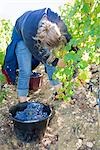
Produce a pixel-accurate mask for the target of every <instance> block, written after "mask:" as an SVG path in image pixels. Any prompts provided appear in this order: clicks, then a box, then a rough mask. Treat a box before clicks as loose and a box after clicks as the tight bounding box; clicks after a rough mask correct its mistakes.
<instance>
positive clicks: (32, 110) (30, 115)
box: [15, 102, 48, 121]
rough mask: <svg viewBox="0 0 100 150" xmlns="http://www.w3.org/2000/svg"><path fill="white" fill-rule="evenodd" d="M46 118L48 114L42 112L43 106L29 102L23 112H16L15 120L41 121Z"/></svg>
mask: <svg viewBox="0 0 100 150" xmlns="http://www.w3.org/2000/svg"><path fill="white" fill-rule="evenodd" d="M47 117H48V113H47V112H46V111H44V105H43V104H40V103H36V102H34V103H32V102H30V103H29V104H28V105H27V108H26V109H24V110H23V111H17V112H16V115H15V119H18V120H21V121H31V120H38V121H40V120H43V119H45V118H47Z"/></svg>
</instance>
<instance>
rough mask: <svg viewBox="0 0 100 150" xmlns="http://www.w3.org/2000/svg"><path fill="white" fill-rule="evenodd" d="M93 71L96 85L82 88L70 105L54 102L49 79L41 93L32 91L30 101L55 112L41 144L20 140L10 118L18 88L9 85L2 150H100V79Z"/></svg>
mask: <svg viewBox="0 0 100 150" xmlns="http://www.w3.org/2000/svg"><path fill="white" fill-rule="evenodd" d="M92 69H93V70H92V71H93V75H92V79H91V83H92V85H86V86H85V87H81V88H79V89H78V90H77V91H76V93H75V95H74V97H73V99H72V100H71V101H70V102H64V101H60V100H54V99H53V98H52V93H53V88H52V87H51V86H50V85H49V82H48V80H47V77H46V76H45V75H44V80H43V85H42V87H41V89H39V90H38V91H37V92H33V91H30V93H29V99H30V101H40V102H43V103H48V104H49V105H52V106H53V108H54V110H55V114H54V117H53V118H52V120H51V121H50V124H49V126H48V127H47V130H46V133H45V136H44V138H43V140H42V141H41V142H40V143H35V142H32V143H24V142H22V141H20V140H18V139H17V138H16V136H15V133H14V130H13V122H12V121H11V120H10V118H9V108H10V107H11V106H12V105H14V104H16V103H17V96H16V88H15V87H14V86H12V85H5V86H4V88H7V89H8V95H7V98H6V99H5V100H4V101H3V103H2V104H1V105H0V150H2V149H3V150H100V126H99V119H100V118H99V115H100V113H98V106H97V105H96V92H97V90H98V82H99V81H98V76H99V75H98V71H97V68H96V67H95V69H94V68H92ZM40 70H41V72H43V69H42V68H41V67H40Z"/></svg>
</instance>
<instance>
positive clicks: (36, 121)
mask: <svg viewBox="0 0 100 150" xmlns="http://www.w3.org/2000/svg"><path fill="white" fill-rule="evenodd" d="M34 102H35V101H34ZM27 103H29V102H27ZM36 103H40V104H43V105H44V106H49V105H46V104H44V103H41V102H38V101H36ZM14 106H15V105H14ZM14 106H12V107H14ZM12 107H11V108H12ZM49 108H50V114H49V115H48V116H47V117H45V118H43V119H41V120H29V121H22V120H18V119H16V118H14V117H13V116H12V113H11V112H9V113H10V119H11V120H12V121H16V122H19V123H23V124H24V123H26V124H28V123H38V122H42V121H45V120H48V119H50V118H51V117H52V114H53V109H52V107H51V106H49Z"/></svg>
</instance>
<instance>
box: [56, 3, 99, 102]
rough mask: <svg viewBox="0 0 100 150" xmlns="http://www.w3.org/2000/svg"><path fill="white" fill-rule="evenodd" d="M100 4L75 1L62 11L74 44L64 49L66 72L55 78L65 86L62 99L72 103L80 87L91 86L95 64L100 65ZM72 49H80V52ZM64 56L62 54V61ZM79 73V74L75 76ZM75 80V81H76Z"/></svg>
mask: <svg viewBox="0 0 100 150" xmlns="http://www.w3.org/2000/svg"><path fill="white" fill-rule="evenodd" d="M99 4H100V1H99V0H88V1H87V0H75V3H73V4H72V5H71V4H68V3H66V4H65V5H64V7H63V8H61V16H62V19H63V20H64V22H65V24H66V25H67V27H68V31H69V33H71V35H72V39H71V40H70V42H69V43H68V44H67V45H66V47H64V51H65V54H64V55H63V59H64V62H65V63H66V67H65V68H58V69H57V71H56V73H55V77H57V78H58V79H59V80H60V81H61V82H63V88H62V89H60V91H59V92H60V93H59V98H60V99H64V100H68V99H70V97H71V96H72V95H73V94H74V91H75V89H76V87H77V86H81V85H83V84H84V83H85V82H89V79H90V77H91V72H90V66H91V64H97V65H98V64H99V63H100V62H99V60H100V53H99V52H100V29H99V27H100V5H99ZM71 46H74V47H76V46H77V47H78V48H79V50H78V51H77V52H75V51H72V50H71ZM61 56H62V51H61V52H60V55H59V57H61ZM75 72H76V74H77V76H76V77H74V76H75ZM73 77H74V78H73Z"/></svg>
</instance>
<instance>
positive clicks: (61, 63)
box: [57, 59, 66, 68]
mask: <svg viewBox="0 0 100 150" xmlns="http://www.w3.org/2000/svg"><path fill="white" fill-rule="evenodd" d="M57 66H58V67H61V68H64V67H65V66H66V64H65V62H64V60H63V59H59V61H58V63H57Z"/></svg>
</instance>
